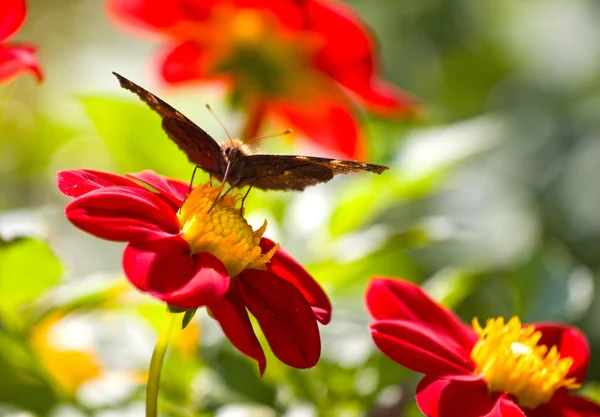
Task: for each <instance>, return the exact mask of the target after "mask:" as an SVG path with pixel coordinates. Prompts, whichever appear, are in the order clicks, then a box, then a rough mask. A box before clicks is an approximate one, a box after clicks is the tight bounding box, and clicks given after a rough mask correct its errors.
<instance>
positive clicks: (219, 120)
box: [206, 103, 233, 146]
mask: <svg viewBox="0 0 600 417" xmlns="http://www.w3.org/2000/svg"><path fill="white" fill-rule="evenodd" d="M206 108H207V109H208V111H209V112H210V114H212V115H213V117H214V118H215V119H216V120H217V122H219V124H220V125H221V127H222V128H223V130H224V131H225V133H226V134H227V137H228V138H229V141H230V142H231V146H233V138H232V137H231V135H230V134H229V131H228V130H227V128H226V127H225V124H224V123H223V122H222V121H221V119H219V116H217V113H215V111H214V110H213V109H212V107H210V104H208V103H206Z"/></svg>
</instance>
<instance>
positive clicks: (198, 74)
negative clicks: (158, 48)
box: [161, 41, 223, 84]
mask: <svg viewBox="0 0 600 417" xmlns="http://www.w3.org/2000/svg"><path fill="white" fill-rule="evenodd" d="M213 59H214V57H213V56H212V55H211V53H210V52H209V51H207V50H205V49H203V48H202V46H201V45H200V44H199V43H197V42H191V41H190V42H183V43H181V44H179V45H177V46H176V47H175V48H174V49H173V50H171V51H170V52H169V53H168V54H167V55H166V56H165V57H164V61H163V65H162V69H161V71H162V76H163V78H164V79H165V81H166V82H168V83H171V84H177V83H182V82H186V81H197V80H201V81H203V82H207V81H214V80H215V79H218V78H223V76H222V75H221V76H219V77H217V76H216V75H215V74H214V73H212V71H211V68H212V65H213Z"/></svg>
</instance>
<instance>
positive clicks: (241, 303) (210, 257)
mask: <svg viewBox="0 0 600 417" xmlns="http://www.w3.org/2000/svg"><path fill="white" fill-rule="evenodd" d="M133 179H135V180H137V181H140V182H141V183H143V184H145V185H146V186H148V187H151V189H152V190H149V189H148V188H146V187H144V186H143V185H140V184H139V183H137V182H135V181H133ZM58 188H59V189H60V191H61V192H63V193H64V194H66V195H68V196H70V197H75V199H74V200H73V201H72V202H71V203H69V204H68V205H67V207H66V208H65V214H66V216H67V217H68V219H69V220H70V221H71V222H72V223H73V224H74V225H75V226H77V227H79V228H80V229H82V230H84V231H86V232H88V233H91V234H93V235H94V236H97V237H100V238H103V239H108V240H113V241H125V242H129V244H128V245H127V247H126V248H125V252H124V255H123V268H124V270H125V275H126V276H127V278H128V279H129V281H131V283H132V284H133V285H134V286H135V287H137V288H138V289H139V290H140V291H143V292H146V293H148V294H150V295H152V296H153V297H155V298H158V299H160V300H162V301H164V302H166V303H168V304H169V305H171V306H174V307H178V308H182V309H194V308H197V307H201V306H207V307H208V309H209V310H210V312H211V315H212V316H213V317H214V318H215V319H216V320H217V321H218V322H219V324H220V325H221V327H222V329H223V331H224V333H225V335H226V336H227V337H228V338H229V340H230V341H231V343H232V344H233V345H234V346H235V347H236V348H237V349H239V350H240V351H241V352H242V353H244V354H246V355H248V356H250V357H251V358H253V359H255V360H256V361H257V362H258V364H259V368H260V371H261V373H262V372H264V369H265V364H266V362H265V355H264V352H263V350H262V348H261V346H260V344H259V342H258V340H257V338H256V336H255V334H254V331H253V329H252V325H251V323H250V320H249V317H248V312H247V310H249V311H250V312H251V313H252V315H253V316H254V317H255V318H256V320H257V321H258V324H259V325H260V327H261V328H262V330H263V332H264V334H265V336H266V339H267V341H268V342H269V345H270V346H271V349H272V350H273V352H274V353H275V355H276V356H277V357H278V358H279V359H280V360H281V361H282V362H284V363H286V364H287V365H290V366H293V367H295V368H309V367H312V366H314V365H315V364H316V363H317V361H318V359H319V356H320V351H321V344H320V343H321V342H320V337H319V329H318V326H317V321H319V322H320V323H323V324H327V323H328V322H329V319H330V315H331V305H330V303H329V300H328V298H327V296H326V294H325V293H324V292H323V290H322V289H321V287H320V286H319V285H318V284H317V283H316V281H314V279H313V278H312V277H311V276H310V275H309V274H308V272H306V270H305V269H304V268H303V267H302V266H301V265H300V264H298V263H297V262H296V261H295V260H294V259H293V258H292V257H291V256H290V255H288V254H287V253H286V252H284V251H283V250H282V249H281V248H279V247H278V245H276V244H275V243H273V242H272V241H270V240H269V239H266V238H262V234H263V232H264V230H265V227H266V222H265V224H264V225H263V227H262V228H261V229H259V230H257V231H252V228H251V227H250V226H249V225H248V223H246V220H245V219H244V218H243V217H242V215H241V214H240V210H239V209H237V208H235V207H234V206H235V204H236V202H238V201H239V199H240V196H239V195H231V193H230V194H227V195H226V196H225V197H224V198H223V199H221V200H219V202H218V203H217V204H215V205H214V206H213V202H214V201H215V199H216V197H217V196H218V194H219V192H220V191H221V190H222V186H218V187H211V186H210V185H208V184H205V185H201V186H198V187H196V188H195V189H194V190H193V191H192V192H191V193H190V194H189V195H188V196H187V198H186V194H187V191H188V185H187V184H186V183H183V182H180V181H177V180H172V179H168V178H165V177H161V176H159V175H157V174H155V173H153V172H151V171H144V172H141V173H137V174H130V175H128V177H122V176H119V175H114V174H109V173H104V172H98V171H88V170H76V171H63V172H60V173H59V174H58ZM184 199H185V202H184Z"/></svg>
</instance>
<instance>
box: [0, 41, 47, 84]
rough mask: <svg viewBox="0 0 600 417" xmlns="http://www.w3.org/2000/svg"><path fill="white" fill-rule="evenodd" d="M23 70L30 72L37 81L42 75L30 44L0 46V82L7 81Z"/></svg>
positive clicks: (40, 79)
mask: <svg viewBox="0 0 600 417" xmlns="http://www.w3.org/2000/svg"><path fill="white" fill-rule="evenodd" d="M24 71H29V72H32V73H33V74H34V75H35V77H36V78H37V80H38V82H40V81H42V79H43V78H44V75H43V74H42V69H41V68H40V65H39V63H38V61H37V57H36V49H35V48H34V47H32V46H14V47H7V48H0V84H2V83H4V82H8V81H9V80H11V79H12V78H13V77H16V76H17V75H19V74H20V73H22V72H24Z"/></svg>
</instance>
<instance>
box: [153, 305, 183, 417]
mask: <svg viewBox="0 0 600 417" xmlns="http://www.w3.org/2000/svg"><path fill="white" fill-rule="evenodd" d="M176 316H177V314H176V313H171V312H170V311H169V310H168V309H167V314H166V316H165V318H164V320H163V324H162V326H161V328H160V331H159V332H158V340H157V341H156V346H154V351H153V352H152V359H150V369H149V371H148V385H146V417H156V416H157V415H158V389H159V388H160V371H161V369H162V364H163V361H164V359H165V353H166V352H167V347H168V346H169V341H170V340H171V331H172V330H173V323H174V322H175V317H176Z"/></svg>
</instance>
